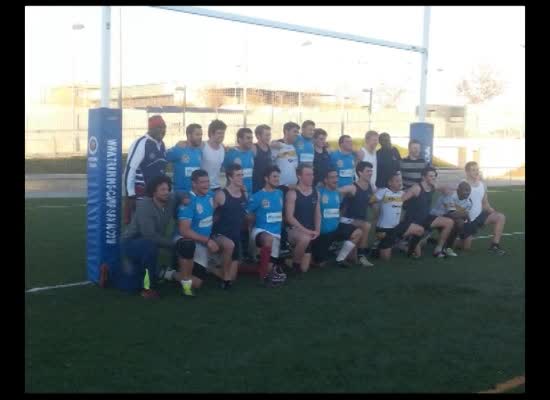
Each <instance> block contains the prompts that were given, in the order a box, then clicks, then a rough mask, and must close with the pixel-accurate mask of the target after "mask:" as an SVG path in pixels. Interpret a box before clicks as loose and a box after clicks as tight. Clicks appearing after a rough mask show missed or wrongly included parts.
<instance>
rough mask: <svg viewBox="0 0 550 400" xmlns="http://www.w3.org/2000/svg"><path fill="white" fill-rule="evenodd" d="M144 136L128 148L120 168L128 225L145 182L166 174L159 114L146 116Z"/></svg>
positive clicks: (162, 128) (142, 193)
mask: <svg viewBox="0 0 550 400" xmlns="http://www.w3.org/2000/svg"><path fill="white" fill-rule="evenodd" d="M148 128H149V129H148V131H147V133H146V134H145V135H143V136H142V137H140V138H139V139H137V140H136V141H135V142H134V143H132V145H131V146H130V149H129V150H128V160H127V161H126V169H125V171H124V177H123V179H124V191H125V192H126V198H125V207H124V224H126V225H127V224H129V223H130V220H131V217H132V214H133V213H134V211H135V209H136V200H140V199H142V198H143V195H144V193H145V185H146V184H147V182H148V181H150V180H151V179H152V178H154V177H155V176H159V175H165V173H166V164H167V162H166V147H165V146H164V142H163V141H162V139H163V138H164V135H165V134H166V123H165V122H164V120H163V119H162V117H161V116H160V115H153V116H152V117H151V118H149V127H148Z"/></svg>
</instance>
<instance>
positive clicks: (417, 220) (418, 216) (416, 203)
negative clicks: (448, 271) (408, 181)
mask: <svg viewBox="0 0 550 400" xmlns="http://www.w3.org/2000/svg"><path fill="white" fill-rule="evenodd" d="M421 176H422V180H421V181H420V183H415V184H414V185H413V186H411V188H409V190H407V191H406V192H405V193H404V194H403V197H402V199H403V202H404V203H405V202H408V203H407V213H406V215H405V219H404V222H405V224H407V225H409V224H410V225H411V226H410V227H409V229H411V228H412V229H413V230H414V231H415V232H417V233H418V232H422V233H424V232H426V231H429V230H430V229H433V228H441V232H440V234H439V239H438V242H437V246H436V247H435V250H434V253H433V256H434V257H437V258H444V257H446V254H445V252H444V251H443V248H444V245H445V242H446V241H447V238H448V237H449V234H450V233H451V230H452V229H453V226H454V222H453V220H452V219H450V218H447V217H436V216H434V215H430V210H431V204H432V200H433V194H434V192H435V190H436V187H435V181H436V178H437V171H436V170H435V168H433V167H426V168H424V169H423V170H422V173H421ZM443 189H444V188H443V187H441V188H438V189H437V190H443ZM420 240H421V238H420V237H418V236H414V237H413V238H412V239H411V240H409V249H408V253H407V254H408V255H409V256H410V257H414V258H418V257H420V255H421V249H420V248H421V246H420Z"/></svg>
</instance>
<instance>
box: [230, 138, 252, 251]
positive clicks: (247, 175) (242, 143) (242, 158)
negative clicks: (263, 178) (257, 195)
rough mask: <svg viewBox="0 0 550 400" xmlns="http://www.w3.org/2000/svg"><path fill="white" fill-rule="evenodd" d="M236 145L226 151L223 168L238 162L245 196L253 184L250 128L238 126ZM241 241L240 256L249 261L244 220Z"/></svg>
mask: <svg viewBox="0 0 550 400" xmlns="http://www.w3.org/2000/svg"><path fill="white" fill-rule="evenodd" d="M237 143H238V146H237V147H233V148H231V149H229V150H227V151H226V153H225V159H224V161H223V167H224V169H227V168H228V167H229V166H230V165H231V164H238V165H240V166H241V167H242V170H243V184H244V187H245V189H246V192H247V196H250V195H251V194H252V184H253V179H252V175H253V171H254V151H253V150H252V148H253V146H254V142H253V134H252V130H251V129H250V128H240V129H239V130H238V131H237ZM240 238H241V243H240V244H239V243H236V245H237V246H239V245H240V247H241V251H242V257H243V259H244V260H246V261H248V262H250V261H251V260H252V257H251V256H250V254H249V251H248V242H249V241H250V233H249V227H248V223H247V221H244V223H243V226H242V227H241V236H240Z"/></svg>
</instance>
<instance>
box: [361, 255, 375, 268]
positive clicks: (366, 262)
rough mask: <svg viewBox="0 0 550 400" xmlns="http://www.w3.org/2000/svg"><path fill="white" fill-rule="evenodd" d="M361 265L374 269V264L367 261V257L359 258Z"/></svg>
mask: <svg viewBox="0 0 550 400" xmlns="http://www.w3.org/2000/svg"><path fill="white" fill-rule="evenodd" d="M359 264H361V265H362V266H363V267H374V264H373V263H371V262H370V261H369V260H367V257H366V256H364V255H360V256H359Z"/></svg>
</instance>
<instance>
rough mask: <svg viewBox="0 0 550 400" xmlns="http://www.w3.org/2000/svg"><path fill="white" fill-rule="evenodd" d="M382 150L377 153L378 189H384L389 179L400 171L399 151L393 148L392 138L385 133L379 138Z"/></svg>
mask: <svg viewBox="0 0 550 400" xmlns="http://www.w3.org/2000/svg"><path fill="white" fill-rule="evenodd" d="M378 142H379V143H380V146H381V148H380V149H379V150H378V151H377V152H376V162H377V164H378V165H377V168H376V169H377V174H376V187H377V188H383V187H386V186H387V182H388V179H390V177H391V176H392V175H393V174H394V173H395V172H397V171H400V170H401V168H400V161H401V156H400V155H399V151H398V150H397V149H396V148H395V147H393V146H392V144H391V137H390V135H389V134H388V133H387V132H383V133H381V134H380V136H379V137H378Z"/></svg>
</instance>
